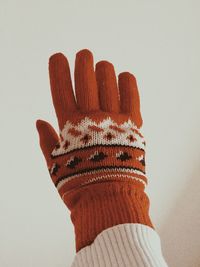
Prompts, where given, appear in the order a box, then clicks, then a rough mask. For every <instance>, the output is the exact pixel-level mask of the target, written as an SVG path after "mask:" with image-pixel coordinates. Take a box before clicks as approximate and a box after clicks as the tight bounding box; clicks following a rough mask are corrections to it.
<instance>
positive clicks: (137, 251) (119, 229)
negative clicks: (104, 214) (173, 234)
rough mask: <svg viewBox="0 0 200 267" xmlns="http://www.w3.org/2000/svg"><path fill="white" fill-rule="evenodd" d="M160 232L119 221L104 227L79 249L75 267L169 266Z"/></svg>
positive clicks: (145, 226) (144, 226) (73, 266)
mask: <svg viewBox="0 0 200 267" xmlns="http://www.w3.org/2000/svg"><path fill="white" fill-rule="evenodd" d="M167 266H168V265H167V263H166V262H165V260H164V258H163V255H162V250H161V242H160V237H159V235H158V233H157V232H156V231H155V230H154V229H152V228H151V227H149V226H147V225H143V224H137V223H125V224H118V225H115V226H113V227H110V228H107V229H106V230H104V231H102V232H101V233H100V234H99V235H98V236H97V237H96V238H95V240H94V242H93V243H92V244H91V245H89V246H86V247H84V248H83V249H81V250H80V251H78V252H77V254H76V256H75V259H74V262H73V264H72V267H167Z"/></svg>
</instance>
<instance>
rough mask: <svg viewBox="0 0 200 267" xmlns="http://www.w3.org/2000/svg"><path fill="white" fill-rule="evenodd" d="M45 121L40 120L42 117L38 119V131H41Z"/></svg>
mask: <svg viewBox="0 0 200 267" xmlns="http://www.w3.org/2000/svg"><path fill="white" fill-rule="evenodd" d="M44 123H45V122H44V121H43V120H40V119H38V120H36V123H35V125H36V128H37V130H38V132H39V131H40V129H41V127H42V126H43V125H44Z"/></svg>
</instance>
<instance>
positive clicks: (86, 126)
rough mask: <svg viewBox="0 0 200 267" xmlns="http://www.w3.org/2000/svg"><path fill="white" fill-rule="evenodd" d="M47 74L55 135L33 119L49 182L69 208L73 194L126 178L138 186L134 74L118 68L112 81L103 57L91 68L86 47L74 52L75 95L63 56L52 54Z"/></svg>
mask: <svg viewBox="0 0 200 267" xmlns="http://www.w3.org/2000/svg"><path fill="white" fill-rule="evenodd" d="M49 74H50V84H51V93H52V98H53V104H54V107H55V111H56V114H57V119H58V124H59V129H60V136H59V137H58V135H57V133H56V132H55V130H54V129H53V128H52V126H51V125H50V124H49V123H47V122H45V121H41V120H38V121H37V129H38V132H39V135H40V146H41V149H42V151H43V154H44V156H45V158H46V162H47V166H48V169H49V172H50V175H51V178H52V181H53V183H54V185H55V186H56V188H57V189H58V192H59V194H60V196H61V198H62V199H63V201H64V202H65V203H66V205H67V206H68V207H69V209H72V208H73V207H74V205H75V204H74V203H75V202H76V201H77V199H78V197H77V195H78V192H83V191H81V190H83V189H84V188H89V187H90V188H91V186H94V185H96V186H97V185H99V186H100V184H101V186H103V184H105V182H106V183H108V182H109V183H113V182H114V183H119V182H122V181H123V182H124V181H125V182H127V183H129V184H132V185H134V187H135V188H140V189H141V188H142V189H143V188H144V187H145V185H146V183H147V178H146V176H145V151H144V149H145V140H144V138H143V136H142V134H141V133H140V128H141V126H142V118H141V114H140V100H139V93H138V88H137V83H136V79H135V77H134V76H133V75H132V74H131V73H129V72H123V73H120V74H119V76H118V83H117V80H116V75H115V71H114V67H113V65H112V64H111V63H109V62H107V61H100V62H98V63H97V64H96V66H95V71H94V69H93V56H92V53H91V52H90V51H88V50H82V51H80V52H78V53H77V55H76V61H75V73H74V74H75V94H76V99H75V95H74V93H73V89H72V82H71V76H70V69H69V64H68V61H67V59H66V57H65V56H64V55H63V54H60V53H59V54H55V55H53V56H51V58H50V60H49ZM93 188H94V191H95V190H96V191H95V192H97V191H98V189H97V187H93ZM99 188H100V187H99ZM72 196H73V197H72Z"/></svg>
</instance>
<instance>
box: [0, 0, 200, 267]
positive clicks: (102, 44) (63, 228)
mask: <svg viewBox="0 0 200 267" xmlns="http://www.w3.org/2000/svg"><path fill="white" fill-rule="evenodd" d="M199 11H200V2H199V1H195V0H188V1H184V0H173V1H172V0H169V1H156V0H152V1H151V0H149V1H145V0H140V1H139V0H138V1H137V0H132V1H128V0H124V1H117V0H115V1H113V0H111V1H105V0H101V1H92V0H91V1H69V0H66V1H64V0H59V1H52V0H49V1H47V0H44V1H39V0H35V1H27V0H26V1H25V0H18V1H15V0H13V1H11V0H4V1H3V0H1V1H0V73H1V78H0V101H1V103H0V119H1V120H0V125H1V141H2V143H1V161H0V162H1V186H0V212H1V215H0V266H1V267H12V266H15V267H35V266H37V267H43V266H48V267H67V266H70V264H71V262H72V261H73V258H74V255H75V241H74V229H73V225H72V223H71V220H70V213H69V211H68V210H67V208H66V207H65V206H64V204H63V202H62V201H61V199H60V197H59V195H58V193H57V191H56V189H55V187H54V186H53V183H52V182H51V179H50V176H49V174H48V171H47V168H46V164H45V161H44V158H43V155H42V153H41V151H40V148H39V143H38V135H37V131H36V128H35V121H36V119H38V118H41V119H45V120H47V121H49V122H51V123H52V124H53V125H54V126H55V128H56V129H58V126H57V121H56V117H55V113H54V109H53V104H52V100H51V95H50V87H49V77H48V58H49V57H50V55H52V54H53V53H55V52H62V53H64V54H65V55H66V56H67V57H68V59H69V62H70V66H71V72H72V74H73V68H74V59H75V54H76V52H78V51H79V50H80V49H83V48H88V49H90V50H91V51H92V52H93V53H94V60H95V62H97V61H98V60H102V59H106V60H109V61H111V62H112V63H113V64H114V66H115V70H116V73H117V74H119V73H120V72H122V71H130V72H132V73H134V75H135V76H136V78H137V81H138V85H139V89H140V97H141V110H142V115H143V120H144V126H143V129H142V132H143V134H144V135H145V137H146V142H147V152H146V153H147V154H146V162H147V175H148V178H149V185H148V188H147V193H148V195H149V197H150V199H151V210H150V212H151V216H152V220H153V222H154V224H155V227H156V229H157V231H158V233H159V234H160V237H161V242H162V249H163V254H164V256H165V258H166V261H167V262H168V263H169V266H174V267H175V266H178V267H179V266H182V267H198V266H200V234H199V233H200V205H199V204H200V193H199V192H200V167H199V166H200V138H199V136H200V119H199V118H200V105H199V102H200V101H199V99H200V76H199V70H200V49H199V47H200V30H199V26H200V16H199Z"/></svg>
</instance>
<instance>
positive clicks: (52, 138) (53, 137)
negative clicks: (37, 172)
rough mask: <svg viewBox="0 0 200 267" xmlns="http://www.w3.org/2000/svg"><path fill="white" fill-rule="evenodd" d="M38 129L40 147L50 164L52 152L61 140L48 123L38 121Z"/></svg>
mask: <svg viewBox="0 0 200 267" xmlns="http://www.w3.org/2000/svg"><path fill="white" fill-rule="evenodd" d="M36 128H37V130H38V133H39V140H40V141H39V142H40V147H41V150H42V152H43V155H44V157H45V159H46V161H47V164H48V162H49V160H50V155H51V152H52V150H53V149H54V147H55V145H56V144H57V143H58V141H59V138H58V135H57V133H56V131H55V130H54V128H53V127H52V126H51V125H50V124H49V123H48V122H46V121H43V120H37V121H36Z"/></svg>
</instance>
